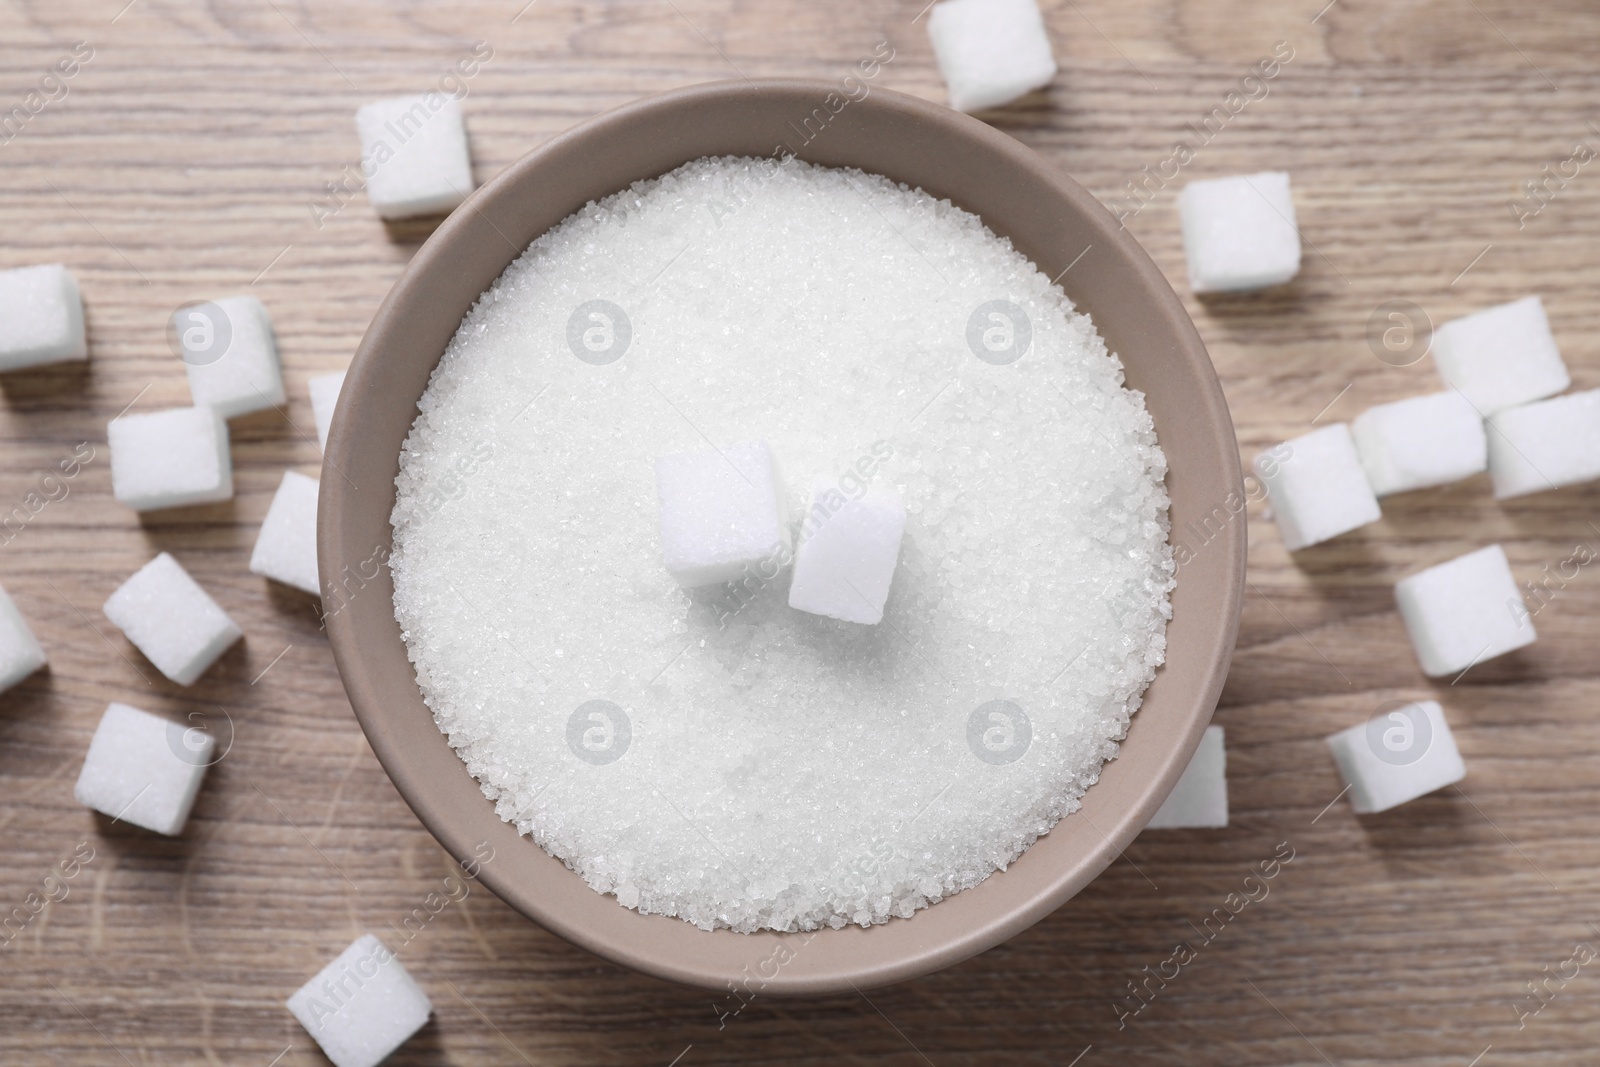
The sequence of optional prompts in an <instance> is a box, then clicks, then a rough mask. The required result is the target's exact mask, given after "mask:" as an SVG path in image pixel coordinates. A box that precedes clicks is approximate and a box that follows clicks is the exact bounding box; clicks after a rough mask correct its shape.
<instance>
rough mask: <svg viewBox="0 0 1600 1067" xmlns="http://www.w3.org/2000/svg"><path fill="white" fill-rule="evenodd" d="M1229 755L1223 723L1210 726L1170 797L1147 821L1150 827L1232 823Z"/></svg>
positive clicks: (1207, 826)
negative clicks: (1223, 738) (1221, 725)
mask: <svg viewBox="0 0 1600 1067" xmlns="http://www.w3.org/2000/svg"><path fill="white" fill-rule="evenodd" d="M1227 771H1228V756H1227V753H1226V752H1225V751H1224V750H1223V747H1222V727H1220V726H1207V727H1206V732H1205V733H1204V734H1203V735H1201V737H1200V747H1199V748H1197V749H1195V753H1194V758H1193V759H1191V760H1190V761H1189V766H1188V767H1187V768H1186V769H1185V770H1184V772H1183V777H1181V778H1179V779H1178V784H1177V785H1175V786H1173V787H1172V792H1170V793H1168V794H1167V799H1166V800H1165V801H1163V802H1162V804H1161V807H1159V808H1157V809H1156V813H1155V815H1154V816H1153V817H1152V818H1151V819H1150V821H1149V822H1148V823H1146V824H1145V828H1146V829H1148V830H1174V829H1180V828H1205V829H1220V828H1221V827H1224V826H1227V825H1228V774H1227Z"/></svg>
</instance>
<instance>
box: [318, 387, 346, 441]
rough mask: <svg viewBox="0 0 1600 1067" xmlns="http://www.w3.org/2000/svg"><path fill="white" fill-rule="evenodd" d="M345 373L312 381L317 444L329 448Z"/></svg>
mask: <svg viewBox="0 0 1600 1067" xmlns="http://www.w3.org/2000/svg"><path fill="white" fill-rule="evenodd" d="M345 373H346V372H345V371H340V372H339V373H338V374H319V375H317V376H316V377H315V378H313V379H311V381H310V383H309V384H310V386H311V414H312V417H313V418H315V419H316V420H317V444H318V446H320V447H322V448H327V447H328V427H330V426H332V425H333V409H334V408H336V407H338V406H339V390H341V389H343V388H344V376H345Z"/></svg>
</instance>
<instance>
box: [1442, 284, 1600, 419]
mask: <svg viewBox="0 0 1600 1067" xmlns="http://www.w3.org/2000/svg"><path fill="white" fill-rule="evenodd" d="M1433 361H1434V365H1435V366H1437V367H1438V369H1439V377H1441V378H1443V379H1444V380H1445V384H1447V385H1451V386H1454V387H1455V388H1457V389H1459V390H1461V392H1462V395H1464V396H1465V397H1466V398H1467V399H1468V400H1470V401H1471V402H1472V406H1473V407H1475V408H1477V409H1478V412H1479V413H1480V414H1481V415H1483V416H1484V417H1488V416H1490V415H1493V414H1494V413H1495V412H1497V411H1503V410H1504V409H1506V408H1510V407H1516V406H1517V405H1518V404H1526V403H1527V402H1528V401H1530V400H1540V399H1542V398H1544V397H1547V396H1554V395H1555V394H1557V393H1559V392H1561V390H1563V389H1565V388H1566V387H1567V386H1568V385H1569V384H1570V383H1571V381H1572V379H1571V377H1570V376H1569V375H1568V374H1567V365H1566V364H1565V363H1564V362H1562V360H1561V350H1560V349H1559V348H1557V347H1556V339H1555V335H1554V334H1552V333H1551V332H1550V320H1549V319H1548V318H1547V317H1545V313H1544V302H1543V301H1541V300H1540V299H1539V298H1538V297H1537V296H1525V297H1523V298H1522V299H1521V300H1513V301H1512V302H1511V303H1509V304H1499V305H1497V306H1495V307H1492V308H1485V309H1484V310H1482V311H1476V312H1473V313H1472V314H1471V315H1466V316H1463V317H1462V318H1459V319H1451V320H1450V321H1449V322H1447V323H1445V324H1444V325H1443V326H1440V327H1439V328H1438V329H1437V330H1435V331H1434V333H1433Z"/></svg>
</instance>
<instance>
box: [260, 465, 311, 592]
mask: <svg viewBox="0 0 1600 1067" xmlns="http://www.w3.org/2000/svg"><path fill="white" fill-rule="evenodd" d="M250 573H251V574H259V575H261V576H262V577H264V578H272V579H275V580H276V581H280V582H282V583H283V584H284V585H292V586H294V587H295V588H296V589H303V590H305V591H306V592H308V593H310V594H311V595H313V596H316V595H317V594H319V593H320V592H321V591H322V587H321V586H320V585H319V584H318V582H317V480H316V479H315V478H307V477H306V476H305V475H304V474H300V473H298V472H296V471H284V472H283V481H281V482H279V483H278V491H277V492H276V493H274V494H273V497H272V504H271V506H270V507H268V508H267V517H266V519H265V520H263V521H262V523H261V532H260V533H259V534H257V535H256V547H255V550H254V551H252V552H251V553H250Z"/></svg>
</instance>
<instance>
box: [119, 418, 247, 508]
mask: <svg viewBox="0 0 1600 1067" xmlns="http://www.w3.org/2000/svg"><path fill="white" fill-rule="evenodd" d="M106 440H107V441H108V442H109V443H110V445H111V491H112V494H113V495H115V496H116V498H117V500H118V502H119V503H122V504H126V505H127V506H128V507H130V508H132V509H133V510H135V511H154V510H156V509H157V508H175V507H182V506H184V505H187V504H206V503H211V502H213V501H217V500H226V499H228V498H229V497H231V496H232V495H233V456H232V454H231V453H230V452H229V450H228V424H227V423H225V422H223V421H222V416H221V415H220V414H218V413H217V412H216V410H215V409H213V408H208V407H195V408H172V409H170V410H168V411H154V412H149V413H147V414H140V415H123V416H121V417H120V418H115V419H112V420H111V422H110V423H109V424H107V426H106Z"/></svg>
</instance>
